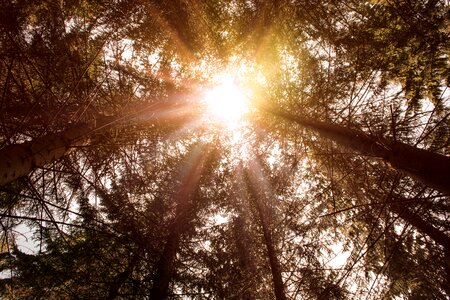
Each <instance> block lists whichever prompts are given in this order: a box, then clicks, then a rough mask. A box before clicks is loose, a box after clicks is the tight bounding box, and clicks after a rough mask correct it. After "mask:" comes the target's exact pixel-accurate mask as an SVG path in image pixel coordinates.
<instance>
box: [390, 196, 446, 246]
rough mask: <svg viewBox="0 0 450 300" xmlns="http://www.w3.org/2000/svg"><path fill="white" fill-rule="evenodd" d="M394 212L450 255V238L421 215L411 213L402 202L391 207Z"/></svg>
mask: <svg viewBox="0 0 450 300" xmlns="http://www.w3.org/2000/svg"><path fill="white" fill-rule="evenodd" d="M390 207H391V209H392V211H393V212H395V213H396V214H398V215H399V217H400V218H401V219H403V220H404V221H405V222H406V223H408V224H411V225H412V226H413V227H414V228H416V229H417V230H418V231H420V232H422V233H423V234H425V235H427V236H428V237H430V238H431V239H432V240H433V241H435V242H436V243H437V244H439V245H441V246H443V247H444V249H445V252H447V253H449V254H450V237H449V236H447V235H446V234H445V233H443V232H442V231H440V230H439V229H437V228H435V227H434V226H433V225H431V224H429V223H428V222H426V221H424V220H423V219H422V218H421V217H420V215H418V214H416V213H415V212H413V211H411V210H410V209H409V208H408V207H405V206H404V204H403V205H402V203H401V202H395V203H392V204H391V205H390Z"/></svg>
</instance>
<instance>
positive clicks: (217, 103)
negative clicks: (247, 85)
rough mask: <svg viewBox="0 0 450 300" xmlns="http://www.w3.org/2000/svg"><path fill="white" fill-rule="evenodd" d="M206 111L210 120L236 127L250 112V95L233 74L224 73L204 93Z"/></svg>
mask: <svg viewBox="0 0 450 300" xmlns="http://www.w3.org/2000/svg"><path fill="white" fill-rule="evenodd" d="M204 101H205V104H206V113H207V117H208V119H209V120H210V121H212V122H215V123H218V124H221V125H224V126H226V127H229V128H230V127H235V126H237V125H238V123H240V122H241V121H242V120H243V117H244V115H245V114H246V113H247V112H248V109H249V107H248V104H249V95H248V93H247V92H246V91H245V89H243V88H242V87H241V86H240V85H239V84H238V83H236V79H235V78H234V77H233V76H231V75H222V76H220V77H219V79H218V80H217V84H215V85H214V86H213V87H212V88H210V89H208V90H207V91H206V92H205V95H204Z"/></svg>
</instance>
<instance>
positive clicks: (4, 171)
mask: <svg viewBox="0 0 450 300" xmlns="http://www.w3.org/2000/svg"><path fill="white" fill-rule="evenodd" d="M94 129H95V127H94V126H92V125H88V124H78V125H74V126H71V127H69V128H68V129H67V130H65V131H63V132H60V133H59V134H48V135H46V136H43V137H41V138H38V139H36V140H33V141H30V142H26V143H23V144H18V145H11V146H8V147H6V148H4V149H2V150H0V186H1V185H5V184H6V183H8V182H11V181H13V180H15V179H17V178H19V177H21V176H25V175H27V174H28V173H30V172H31V171H32V170H33V169H34V168H36V167H43V166H45V165H47V164H50V163H52V162H54V161H55V160H57V159H59V158H61V157H63V156H64V155H66V154H67V153H68V152H69V150H70V149H71V148H72V147H74V146H76V145H77V144H80V143H83V142H84V141H85V140H86V139H87V137H88V135H89V133H90V132H92V131H93V130H94Z"/></svg>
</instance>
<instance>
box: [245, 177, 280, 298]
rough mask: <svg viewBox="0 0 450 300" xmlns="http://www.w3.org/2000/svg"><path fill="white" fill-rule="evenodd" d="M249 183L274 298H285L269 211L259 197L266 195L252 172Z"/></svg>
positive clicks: (263, 197)
mask: <svg viewBox="0 0 450 300" xmlns="http://www.w3.org/2000/svg"><path fill="white" fill-rule="evenodd" d="M249 175H250V176H249V177H250V183H249V191H250V198H251V199H252V200H253V203H254V205H255V207H256V210H257V212H258V217H259V220H260V222H261V227H262V230H263V236H264V243H265V244H266V248H267V255H268V257H269V264H270V269H271V272H272V280H273V287H274V292H275V298H276V299H277V300H286V294H285V291H284V284H283V278H282V276H281V266H280V262H279V261H278V256H277V251H276V249H275V244H274V240H273V236H272V226H273V224H272V221H271V219H272V218H271V212H270V211H268V208H267V207H266V205H265V204H264V203H262V202H261V198H262V199H265V198H266V195H261V193H259V192H258V190H257V188H258V187H257V186H256V185H257V182H255V178H253V176H252V175H253V174H249Z"/></svg>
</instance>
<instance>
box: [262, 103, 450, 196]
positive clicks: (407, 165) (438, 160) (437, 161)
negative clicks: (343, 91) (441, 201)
mask: <svg viewBox="0 0 450 300" xmlns="http://www.w3.org/2000/svg"><path fill="white" fill-rule="evenodd" d="M265 110H267V111H268V112H270V113H272V114H275V115H277V116H280V117H282V118H284V119H287V120H290V121H293V122H295V123H297V124H299V125H301V126H303V127H305V128H309V129H312V130H314V131H316V132H317V133H319V134H320V135H322V136H324V137H327V138H329V139H331V140H333V141H335V142H336V143H338V144H339V145H341V146H343V147H346V148H350V149H352V150H354V151H356V152H358V153H360V154H362V155H367V156H374V157H378V158H380V159H382V160H383V161H385V162H386V163H388V164H390V165H391V166H392V167H393V168H395V169H397V170H399V171H401V172H403V173H405V174H407V175H409V176H411V177H413V178H415V179H417V180H419V181H421V182H422V183H424V184H426V185H428V186H429V187H432V188H434V189H436V190H438V191H440V192H442V193H444V194H450V180H449V178H450V157H448V156H444V155H441V154H437V153H434V152H431V151H427V150H424V149H419V148H416V147H413V146H410V145H407V144H404V143H401V142H396V141H388V140H386V139H384V138H374V137H371V136H369V135H367V134H366V133H364V132H362V131H360V130H355V129H350V128H346V127H343V126H339V125H336V124H332V123H327V122H321V121H316V120H312V119H308V118H302V117H299V116H296V115H293V114H290V113H286V112H282V111H280V110H277V109H270V108H266V109H265Z"/></svg>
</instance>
